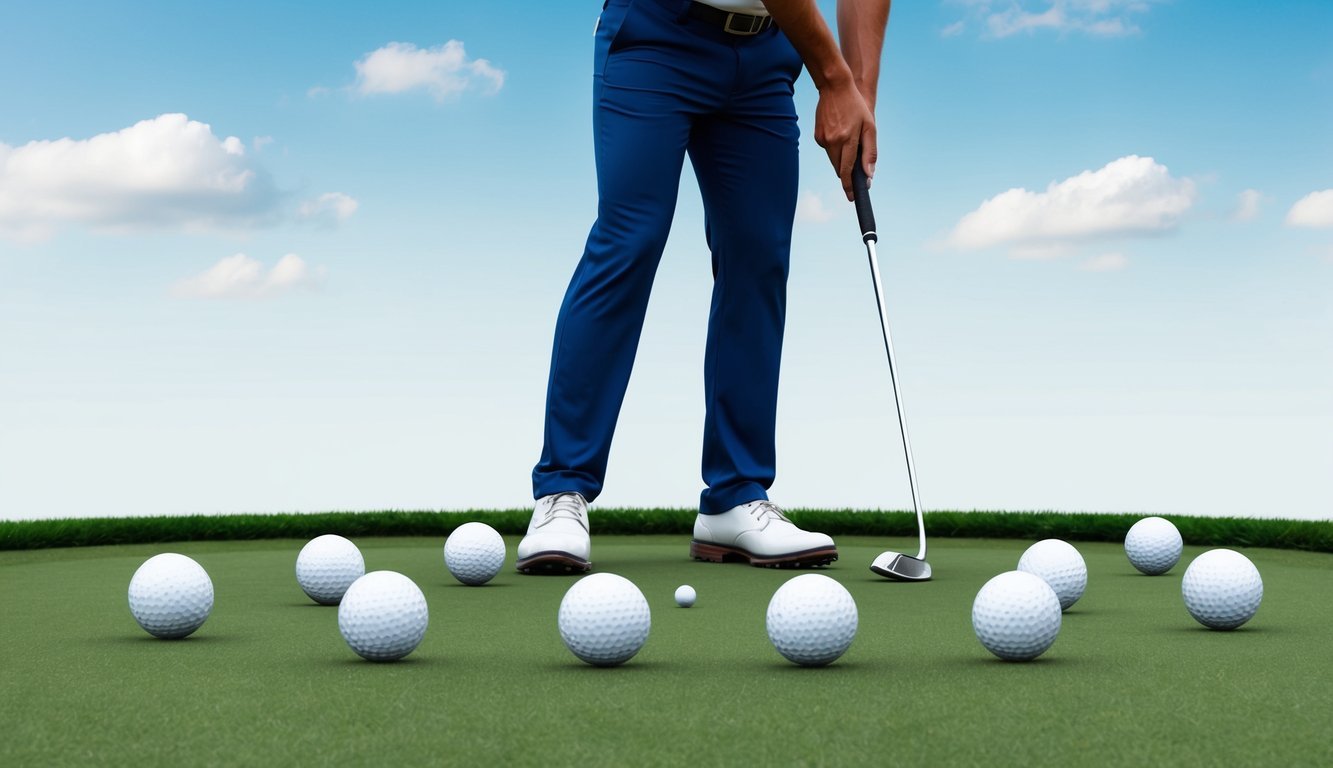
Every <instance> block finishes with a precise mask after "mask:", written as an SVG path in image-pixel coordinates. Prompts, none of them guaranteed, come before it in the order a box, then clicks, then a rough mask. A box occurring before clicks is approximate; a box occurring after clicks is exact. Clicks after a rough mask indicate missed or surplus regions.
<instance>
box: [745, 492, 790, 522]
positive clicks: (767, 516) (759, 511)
mask: <svg viewBox="0 0 1333 768" xmlns="http://www.w3.org/2000/svg"><path fill="white" fill-rule="evenodd" d="M750 514H751V515H753V516H754V518H755V520H757V521H758V522H761V523H763V524H764V526H763V527H765V528H767V527H768V524H769V523H770V522H772V521H773V520H781V521H782V522H784V523H790V522H791V520H788V519H787V516H786V515H785V514H783V512H782V507H779V506H778V505H777V504H774V503H773V502H771V501H768V500H766V499H761V500H760V501H757V502H755V504H754V506H752V507H750Z"/></svg>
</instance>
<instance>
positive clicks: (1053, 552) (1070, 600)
mask: <svg viewBox="0 0 1333 768" xmlns="http://www.w3.org/2000/svg"><path fill="white" fill-rule="evenodd" d="M1018 570H1020V571H1025V572H1027V573H1031V574H1034V575H1036V576H1040V577H1041V578H1042V580H1043V581H1045V582H1046V583H1047V584H1049V585H1050V587H1051V589H1053V590H1055V596H1056V597H1058V598H1059V599H1060V610H1062V611H1066V610H1069V606H1071V605H1073V604H1074V603H1077V602H1078V599H1079V598H1080V597H1083V590H1084V589H1086V588H1087V586H1088V566H1087V565H1086V564H1085V563H1084V562H1083V555H1080V554H1079V553H1078V550H1077V549H1074V547H1073V545H1072V544H1069V543H1068V542H1064V541H1061V540H1059V539H1044V540H1042V541H1039V542H1037V543H1036V544H1033V545H1032V546H1030V547H1028V548H1027V551H1026V552H1024V553H1023V556H1022V557H1020V558H1019V559H1018Z"/></svg>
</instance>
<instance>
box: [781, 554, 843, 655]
mask: <svg viewBox="0 0 1333 768" xmlns="http://www.w3.org/2000/svg"><path fill="white" fill-rule="evenodd" d="M856 625H857V613H856V601H855V600H853V599H852V595H851V593H850V592H848V591H847V588H846V587H844V586H843V585H841V584H839V583H838V582H837V581H834V580H833V579H831V578H829V577H828V576H825V575H824V574H822V573H806V574H802V575H800V576H797V577H795V578H793V579H789V580H788V581H787V582H786V583H785V584H783V585H782V586H780V587H778V590H777V591H776V592H774V593H773V599H772V600H770V601H769V602H768V615H767V621H766V626H767V629H768V639H769V640H770V641H771V642H772V643H773V647H774V648H777V649H778V653H780V654H782V655H783V657H784V658H786V659H787V660H788V661H790V662H792V663H794V664H800V665H801V666H803V667H820V666H823V665H825V664H831V663H832V662H834V661H836V660H837V659H838V657H840V656H842V655H843V654H844V653H846V652H847V648H848V647H850V646H851V644H852V640H853V639H855V638H856Z"/></svg>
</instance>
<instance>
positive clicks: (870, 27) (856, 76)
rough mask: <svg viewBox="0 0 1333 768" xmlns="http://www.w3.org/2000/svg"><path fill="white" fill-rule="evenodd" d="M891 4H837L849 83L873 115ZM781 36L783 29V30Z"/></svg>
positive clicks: (871, 0)
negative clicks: (851, 81)
mask: <svg viewBox="0 0 1333 768" xmlns="http://www.w3.org/2000/svg"><path fill="white" fill-rule="evenodd" d="M891 3H892V0H838V40H839V42H841V43H842V56H843V58H844V59H845V60H846V61H847V66H848V67H849V68H850V69H851V71H852V80H853V81H854V82H855V83H856V89H857V90H858V91H860V92H861V97H862V98H864V99H865V100H866V104H867V105H868V106H869V107H870V111H871V112H874V111H875V92H876V90H877V89H878V88H879V60H880V54H881V52H882V51H883V50H884V28H885V27H887V26H888V24H889V5H890V4H891ZM779 26H781V22H779ZM782 30H783V31H784V32H786V31H787V28H786V27H782Z"/></svg>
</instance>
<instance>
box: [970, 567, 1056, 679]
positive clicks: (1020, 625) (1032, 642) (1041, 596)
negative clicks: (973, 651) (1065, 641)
mask: <svg viewBox="0 0 1333 768" xmlns="http://www.w3.org/2000/svg"><path fill="white" fill-rule="evenodd" d="M972 630H973V631H974V632H976V633H977V639H978V640H980V641H981V644H982V645H984V646H985V647H986V650H988V651H990V652H991V653H993V654H995V655H996V656H999V657H1000V658H1002V659H1004V660H1005V661H1029V660H1031V659H1035V658H1037V657H1038V656H1040V655H1042V654H1043V653H1045V652H1046V649H1048V648H1050V647H1051V644H1052V643H1054V642H1055V636H1056V635H1058V634H1060V598H1059V597H1057V596H1056V594H1055V590H1054V589H1051V586H1050V585H1049V584H1047V583H1046V582H1045V581H1044V580H1043V579H1042V578H1041V577H1040V576H1037V575H1035V574H1031V573H1027V572H1025V571H1008V572H1006V573H1002V574H1000V575H999V576H996V577H995V578H993V579H991V580H990V581H988V582H986V584H985V586H983V587H982V588H981V591H980V592H978V593H977V599H976V600H975V601H973V603H972Z"/></svg>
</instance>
